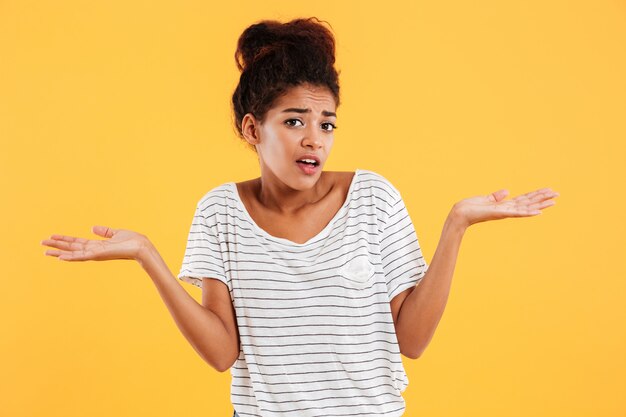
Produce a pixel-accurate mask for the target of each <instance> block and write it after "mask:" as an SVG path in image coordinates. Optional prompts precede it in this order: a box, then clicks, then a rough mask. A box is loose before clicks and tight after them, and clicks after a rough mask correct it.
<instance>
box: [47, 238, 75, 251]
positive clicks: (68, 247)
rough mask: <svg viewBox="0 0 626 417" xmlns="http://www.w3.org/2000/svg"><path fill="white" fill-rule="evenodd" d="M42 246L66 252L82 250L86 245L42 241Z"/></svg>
mask: <svg viewBox="0 0 626 417" xmlns="http://www.w3.org/2000/svg"><path fill="white" fill-rule="evenodd" d="M82 240H84V239H82ZM41 244H42V245H45V246H51V247H53V248H58V249H65V250H78V249H82V248H83V247H84V245H85V244H84V243H82V242H81V243H79V242H67V241H63V240H50V239H46V240H42V241H41Z"/></svg>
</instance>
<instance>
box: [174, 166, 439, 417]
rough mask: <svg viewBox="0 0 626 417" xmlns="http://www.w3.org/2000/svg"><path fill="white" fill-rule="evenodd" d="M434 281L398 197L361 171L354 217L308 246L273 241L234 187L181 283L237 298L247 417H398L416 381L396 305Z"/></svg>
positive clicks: (228, 186)
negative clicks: (403, 348) (427, 278)
mask: <svg viewBox="0 0 626 417" xmlns="http://www.w3.org/2000/svg"><path fill="white" fill-rule="evenodd" d="M427 269H428V265H427V263H426V260H425V259H424V258H423V256H422V252H421V249H420V245H419V242H418V239H417V235H416V232H415V229H414V227H413V223H412V222H411V218H410V217H409V213H408V212H407V209H406V207H405V205H404V201H403V199H402V197H401V196H400V193H399V192H398V190H397V189H396V188H395V187H394V186H393V185H392V184H391V183H390V182H389V181H388V180H387V179H385V178H384V177H383V176H381V175H380V174H377V173H375V172H373V171H368V170H361V169H357V170H356V172H355V175H354V177H353V178H352V182H351V183H350V188H349V191H348V196H347V198H346V201H345V202H344V204H343V205H342V207H341V208H340V209H339V211H338V212H337V213H336V215H335V216H334V217H333V218H332V220H331V221H330V222H329V223H328V225H326V227H324V229H323V230H322V231H321V232H319V233H318V234H317V235H316V236H315V237H312V238H311V239H309V240H308V241H307V242H305V243H295V242H292V241H290V240H288V239H284V238H279V237H275V236H272V235H270V234H269V233H267V232H266V231H265V230H263V229H261V228H260V227H259V226H258V225H257V224H256V223H255V222H254V220H253V219H252V217H251V216H250V214H249V213H248V212H247V210H246V208H245V206H244V205H243V202H242V200H241V198H240V196H239V194H238V191H237V186H236V184H235V183H234V182H229V183H225V184H222V185H220V186H218V187H215V188H213V189H212V190H210V191H209V192H208V193H206V194H205V195H204V196H203V197H202V198H201V199H200V201H199V202H198V204H197V207H196V211H195V215H194V218H193V223H192V225H191V229H190V231H189V238H188V242H187V248H186V251H185V257H184V259H183V263H182V267H181V270H180V273H179V274H178V278H179V279H181V280H183V281H185V282H188V283H191V284H193V285H196V286H198V287H202V278H203V277H207V278H214V279H218V280H220V281H222V282H224V283H225V284H226V285H227V286H228V290H229V292H230V297H231V300H232V302H233V305H234V307H235V312H236V316H237V325H238V327H239V335H240V344H241V351H240V352H239V357H238V358H237V361H236V362H235V363H234V365H233V366H232V367H231V370H230V371H231V375H232V382H231V401H232V404H233V406H234V408H235V410H236V411H237V413H238V414H239V415H240V416H241V417H247V416H263V417H265V416H267V417H273V416H290V417H305V416H311V417H321V416H359V417H380V416H389V417H395V416H400V415H402V414H403V412H404V410H405V401H404V399H403V398H402V395H401V392H403V391H404V390H405V389H406V387H407V385H408V383H409V380H408V377H407V375H406V373H405V370H404V367H403V365H402V359H401V356H400V349H399V347H398V340H397V338H396V333H395V328H394V324H393V318H392V315H391V308H390V300H391V299H392V298H393V297H394V296H396V295H397V294H398V293H400V292H402V291H404V290H406V289H407V288H410V287H414V286H415V285H416V284H417V283H418V282H419V281H420V280H421V279H422V278H423V276H424V274H425V272H426V270H427Z"/></svg>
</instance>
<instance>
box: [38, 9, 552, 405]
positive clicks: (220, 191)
mask: <svg viewBox="0 0 626 417" xmlns="http://www.w3.org/2000/svg"><path fill="white" fill-rule="evenodd" d="M334 53H335V44H334V39H333V36H332V33H331V32H330V31H329V30H328V29H327V28H326V27H325V26H324V25H322V24H321V22H320V21H319V20H317V19H314V18H312V19H296V20H293V21H291V22H288V23H279V22H275V21H263V22H259V23H257V24H254V25H251V26H250V27H248V28H247V29H246V30H245V31H244V32H243V34H242V35H241V37H240V38H239V42H238V45H237V52H236V54H235V58H236V61H237V65H238V67H239V69H240V70H241V72H242V73H241V78H240V82H239V85H238V86H237V88H236V90H235V92H234V95H233V109H234V115H235V122H236V126H237V130H238V133H239V134H240V136H241V138H242V139H243V140H245V141H246V143H247V144H248V145H249V146H250V148H251V149H253V150H254V151H255V152H256V153H257V155H258V159H259V164H260V171H261V175H260V177H259V178H255V179H251V180H249V181H245V182H241V183H237V184H235V183H233V182H230V183H226V184H222V185H220V186H218V187H215V188H213V189H212V190H210V191H209V192H207V193H206V194H205V195H204V196H203V197H202V198H201V199H200V201H199V202H198V204H197V206H196V211H195V215H194V219H193V222H192V225H191V228H190V232H189V237H188V243H187V248H186V252H185V257H184V260H183V264H182V267H181V270H180V273H179V274H178V278H179V279H181V280H183V281H186V282H188V283H192V284H194V285H197V286H199V287H201V288H202V305H200V304H198V303H197V302H196V301H195V300H194V299H193V298H192V297H191V296H190V295H189V294H188V293H187V292H186V291H185V290H184V288H183V287H182V286H181V285H180V284H179V283H178V282H177V281H176V279H174V276H173V275H172V273H171V272H170V271H169V269H168V267H167V265H166V264H165V262H164V261H163V259H162V258H161V257H160V255H159V253H158V252H157V250H156V248H155V247H154V246H153V245H152V244H151V243H150V241H149V239H148V238H147V237H146V236H145V235H142V234H139V233H135V232H132V231H129V230H124V229H111V228H108V227H103V226H95V227H94V228H93V232H94V233H95V234H97V235H99V236H102V237H104V238H106V239H104V240H88V239H81V238H76V237H69V236H61V235H53V236H51V238H50V239H47V240H44V241H43V242H42V244H44V245H47V246H51V247H53V248H56V250H47V251H46V255H50V256H56V257H58V258H59V259H62V260H66V261H84V260H109V259H134V260H136V261H138V262H139V263H140V264H141V265H142V267H143V268H144V269H145V270H146V272H147V273H148V274H149V276H150V277H151V278H152V280H153V282H154V284H155V285H156V287H157V289H158V291H159V293H160V295H161V297H162V298H163V300H164V302H165V304H166V306H167V308H168V309H169V311H170V313H171V314H172V316H173V318H174V320H175V321H176V324H177V325H178V327H179V328H180V330H181V332H182V333H183V335H184V336H185V337H186V338H187V340H189V342H190V343H191V345H192V346H193V347H194V349H195V350H196V351H197V352H198V354H199V355H200V356H201V357H202V358H203V359H204V360H205V361H206V362H207V363H209V364H210V365H211V366H212V367H214V368H215V369H217V370H218V371H221V372H223V371H225V370H227V369H230V370H231V374H232V377H233V378H232V386H231V400H232V403H233V405H234V407H235V410H236V411H235V415H241V416H282V415H285V416H287V415H289V416H329V415H357V414H358V415H369V416H383V415H384V416H400V415H402V414H403V412H404V410H405V402H404V399H403V398H402V395H401V392H403V391H404V390H405V389H406V387H407V385H408V378H407V376H406V373H405V372H404V368H403V366H402V360H401V356H400V353H402V354H404V355H405V356H407V357H409V358H413V359H415V358H418V357H419V356H420V355H421V354H422V352H423V351H424V349H425V348H426V346H427V345H428V343H429V342H430V340H431V338H432V336H433V334H434V331H435V329H436V327H437V324H438V323H439V320H440V318H441V316H442V314H443V310H444V308H445V304H446V301H447V298H448V294H449V291H450V285H451V281H452V275H453V271H454V267H455V263H456V257H457V255H458V250H459V246H460V243H461V239H462V236H463V234H464V232H465V230H466V229H467V228H468V227H469V226H470V225H472V224H475V223H479V222H483V221H488V220H495V219H502V218H507V217H527V216H534V215H537V214H540V213H541V210H542V209H544V208H546V207H549V206H551V205H553V204H554V200H553V198H554V197H556V196H557V195H558V194H557V193H555V192H553V191H552V190H550V189H549V188H545V189H541V190H537V191H534V192H530V193H528V194H524V195H520V196H518V197H515V198H513V199H511V200H508V201H505V200H504V199H505V197H506V196H507V194H508V192H507V191H506V190H500V191H497V192H494V193H492V194H489V195H486V196H477V197H472V198H467V199H464V200H462V201H460V202H458V203H456V204H454V206H453V207H452V209H451V211H450V213H449V215H448V217H447V219H446V222H445V225H444V228H443V232H442V235H441V241H440V242H439V245H438V246H437V250H436V252H435V254H434V256H433V260H432V262H431V264H430V267H429V265H428V264H427V263H426V261H425V259H424V258H423V256H422V253H421V249H420V246H419V242H418V239H417V236H416V233H415V229H414V227H413V223H412V222H411V219H410V217H409V215H408V212H407V210H406V207H405V205H404V201H403V200H402V197H401V195H400V192H399V191H398V190H397V189H396V188H395V187H394V186H393V185H392V184H391V183H390V182H389V181H388V180H386V179H385V178H384V177H383V176H382V175H380V174H378V173H375V172H372V171H368V170H357V171H356V172H328V171H323V167H324V164H325V162H326V160H327V158H328V156H329V153H330V150H331V148H332V145H333V139H334V130H335V128H336V125H335V123H336V119H337V116H336V109H337V106H338V105H339V83H338V74H337V71H336V70H335V68H334V62H335V57H334ZM418 283H419V285H417V284H418Z"/></svg>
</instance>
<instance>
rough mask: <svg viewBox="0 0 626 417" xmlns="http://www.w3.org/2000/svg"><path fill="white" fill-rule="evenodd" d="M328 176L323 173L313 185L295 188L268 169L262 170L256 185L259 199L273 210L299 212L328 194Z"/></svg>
mask: <svg viewBox="0 0 626 417" xmlns="http://www.w3.org/2000/svg"><path fill="white" fill-rule="evenodd" d="M325 178H326V176H325V175H324V172H322V173H321V175H320V177H319V179H318V180H317V181H316V182H315V184H314V185H313V187H311V188H306V189H300V190H298V189H294V188H292V187H290V186H289V185H287V184H285V183H284V182H282V181H281V180H280V179H279V178H278V177H276V176H275V175H274V174H273V173H271V172H268V170H265V172H264V170H263V169H262V170H261V177H260V178H259V180H258V183H257V186H256V187H255V188H256V189H255V195H256V198H257V200H258V201H259V202H260V203H261V204H262V205H263V206H265V207H266V208H267V209H269V210H271V211H275V212H278V213H280V214H285V215H293V214H297V213H298V212H299V211H301V210H302V209H305V208H307V207H308V206H310V205H311V204H315V203H317V202H318V201H320V200H321V199H322V198H324V196H326V195H327V194H328V192H329V191H330V190H328V189H327V188H328V187H326V186H325V184H326V181H325Z"/></svg>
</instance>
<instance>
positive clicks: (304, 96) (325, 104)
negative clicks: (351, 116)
mask: <svg viewBox="0 0 626 417" xmlns="http://www.w3.org/2000/svg"><path fill="white" fill-rule="evenodd" d="M287 107H298V108H311V109H313V110H316V111H322V110H327V111H332V112H334V111H335V110H336V109H335V107H336V104H335V98H334V97H333V94H332V93H331V91H330V90H329V89H328V87H325V86H315V85H311V84H302V85H297V86H294V87H291V88H289V89H288V90H287V91H286V92H285V93H284V94H283V95H281V96H280V97H278V98H277V99H276V101H275V102H274V104H273V106H272V110H276V111H281V110H282V109H283V108H287Z"/></svg>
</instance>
